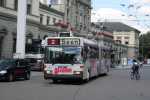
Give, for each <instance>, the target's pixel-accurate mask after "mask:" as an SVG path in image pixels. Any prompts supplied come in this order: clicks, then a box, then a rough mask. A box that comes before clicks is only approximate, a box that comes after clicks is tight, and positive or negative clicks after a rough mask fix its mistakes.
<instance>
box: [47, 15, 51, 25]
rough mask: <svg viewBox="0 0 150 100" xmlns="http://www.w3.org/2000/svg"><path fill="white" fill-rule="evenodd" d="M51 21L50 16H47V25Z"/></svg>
mask: <svg viewBox="0 0 150 100" xmlns="http://www.w3.org/2000/svg"><path fill="white" fill-rule="evenodd" d="M49 22H50V17H49V16H47V25H49Z"/></svg>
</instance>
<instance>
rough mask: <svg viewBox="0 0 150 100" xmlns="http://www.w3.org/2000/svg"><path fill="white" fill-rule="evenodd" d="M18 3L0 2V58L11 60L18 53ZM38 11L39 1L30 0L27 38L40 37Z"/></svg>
mask: <svg viewBox="0 0 150 100" xmlns="http://www.w3.org/2000/svg"><path fill="white" fill-rule="evenodd" d="M17 3H18V1H17V0H0V58H11V57H13V53H15V52H16V35H17ZM38 9H39V3H38V2H37V0H28V2H27V24H28V25H27V30H26V36H28V35H29V34H34V37H33V38H38V36H39V28H38V26H39V11H38ZM26 39H27V38H26Z"/></svg>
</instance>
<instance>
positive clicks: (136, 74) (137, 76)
mask: <svg viewBox="0 0 150 100" xmlns="http://www.w3.org/2000/svg"><path fill="white" fill-rule="evenodd" d="M130 77H131V80H133V79H136V80H139V79H140V74H139V71H132V72H131V74H130Z"/></svg>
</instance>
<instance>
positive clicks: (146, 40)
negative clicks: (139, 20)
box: [139, 32, 150, 58]
mask: <svg viewBox="0 0 150 100" xmlns="http://www.w3.org/2000/svg"><path fill="white" fill-rule="evenodd" d="M139 41H140V43H139V46H140V47H139V49H140V55H141V57H142V58H150V32H147V34H142V35H141V36H140V38H139Z"/></svg>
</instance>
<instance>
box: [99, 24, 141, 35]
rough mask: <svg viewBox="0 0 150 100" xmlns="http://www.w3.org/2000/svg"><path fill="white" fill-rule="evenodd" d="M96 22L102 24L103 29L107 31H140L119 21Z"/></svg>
mask: <svg viewBox="0 0 150 100" xmlns="http://www.w3.org/2000/svg"><path fill="white" fill-rule="evenodd" d="M97 24H100V25H102V26H103V29H104V30H105V31H108V32H114V31H117V32H121V31H125V32H130V31H134V32H137V33H140V31H139V30H138V29H135V28H133V27H131V26H128V25H126V24H124V23H121V22H97Z"/></svg>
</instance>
